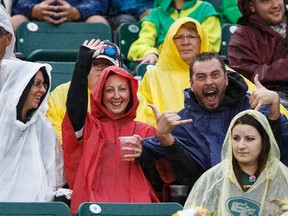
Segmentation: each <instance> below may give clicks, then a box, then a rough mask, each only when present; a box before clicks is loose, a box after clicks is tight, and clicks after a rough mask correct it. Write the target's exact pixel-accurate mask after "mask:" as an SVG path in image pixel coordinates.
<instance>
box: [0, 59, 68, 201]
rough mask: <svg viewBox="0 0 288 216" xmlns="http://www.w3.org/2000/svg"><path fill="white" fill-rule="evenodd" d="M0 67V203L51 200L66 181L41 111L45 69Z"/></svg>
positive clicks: (17, 64)
mask: <svg viewBox="0 0 288 216" xmlns="http://www.w3.org/2000/svg"><path fill="white" fill-rule="evenodd" d="M1 66H2V68H1V69H3V70H4V71H5V73H0V78H3V76H5V77H4V79H5V82H4V84H3V86H2V90H1V92H0V122H1V125H0V140H1V142H0V188H1V193H0V202H45V201H52V200H53V198H54V195H55V193H56V190H57V189H58V188H60V187H62V186H63V185H64V184H65V182H66V181H65V175H64V169H63V154H62V148H61V146H60V142H59V139H58V137H57V135H56V132H55V131H54V128H53V127H52V124H51V123H50V121H49V120H48V119H47V117H46V116H45V114H44V112H43V111H41V110H42V109H43V108H42V107H43V106H45V104H46V100H47V97H48V93H49V90H50V84H51V75H50V71H51V66H50V65H48V64H40V63H32V62H26V61H20V60H6V59H5V60H2V65H1Z"/></svg>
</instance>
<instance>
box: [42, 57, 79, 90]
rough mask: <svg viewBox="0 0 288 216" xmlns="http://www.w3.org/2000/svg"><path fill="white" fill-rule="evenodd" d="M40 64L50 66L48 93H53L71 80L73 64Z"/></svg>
mask: <svg viewBox="0 0 288 216" xmlns="http://www.w3.org/2000/svg"><path fill="white" fill-rule="evenodd" d="M41 63H47V64H50V65H51V66H52V71H51V89H50V91H53V90H54V88H55V87H57V86H58V85H60V84H62V83H65V82H68V81H70V80H71V78H72V74H73V70H74V64H75V63H74V62H53V61H51V62H49V61H46V62H42V61H41Z"/></svg>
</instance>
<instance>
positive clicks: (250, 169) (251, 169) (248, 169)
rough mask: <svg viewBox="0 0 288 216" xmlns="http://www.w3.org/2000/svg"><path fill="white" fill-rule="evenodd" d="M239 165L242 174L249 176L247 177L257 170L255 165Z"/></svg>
mask: <svg viewBox="0 0 288 216" xmlns="http://www.w3.org/2000/svg"><path fill="white" fill-rule="evenodd" d="M239 165H240V168H241V170H242V171H243V172H245V173H247V174H249V175H254V174H255V173H256V171H257V168H258V166H257V165H252V166H251V165H248V166H245V165H241V164H239Z"/></svg>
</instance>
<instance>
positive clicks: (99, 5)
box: [74, 0, 109, 20]
mask: <svg viewBox="0 0 288 216" xmlns="http://www.w3.org/2000/svg"><path fill="white" fill-rule="evenodd" d="M108 2H109V1H107V0H83V1H81V3H79V4H76V5H74V7H75V8H77V9H78V10H79V11H80V13H81V16H82V19H83V20H86V19H87V18H89V17H90V16H93V15H104V14H106V13H107V9H108V4H109V3H108Z"/></svg>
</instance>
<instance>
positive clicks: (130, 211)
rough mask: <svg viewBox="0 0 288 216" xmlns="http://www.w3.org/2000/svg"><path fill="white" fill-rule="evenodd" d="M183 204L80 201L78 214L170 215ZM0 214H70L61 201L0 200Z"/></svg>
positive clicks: (112, 215) (40, 215)
mask: <svg viewBox="0 0 288 216" xmlns="http://www.w3.org/2000/svg"><path fill="white" fill-rule="evenodd" d="M182 209H183V206H181V205H180V204H178V203H173V202H167V203H93V202H86V203H82V204H81V205H80V206H79V209H78V216H93V215H97V216H104V215H105V216H124V215H125V216H171V215H172V214H174V213H176V212H177V211H179V210H182ZM0 215H3V216H4V215H5V216H7V215H13V216H20V215H21V216H23V215H25V216H32V215H33V216H43V215H50V216H70V210H69V207H68V206H67V205H66V204H65V203H62V202H33V203H29V202H18V203H16V202H0Z"/></svg>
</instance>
